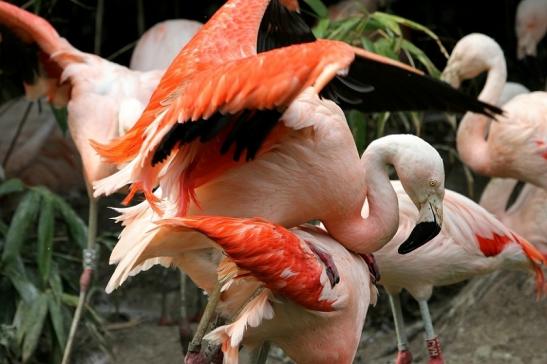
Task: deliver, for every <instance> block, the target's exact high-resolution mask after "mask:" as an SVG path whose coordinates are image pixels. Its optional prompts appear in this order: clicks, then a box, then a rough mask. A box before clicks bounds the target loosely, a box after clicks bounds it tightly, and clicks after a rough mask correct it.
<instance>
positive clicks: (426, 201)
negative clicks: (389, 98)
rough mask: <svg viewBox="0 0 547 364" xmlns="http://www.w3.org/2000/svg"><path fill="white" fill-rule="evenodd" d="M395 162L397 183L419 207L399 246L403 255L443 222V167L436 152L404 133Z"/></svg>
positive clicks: (432, 233)
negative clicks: (412, 225) (414, 222)
mask: <svg viewBox="0 0 547 364" xmlns="http://www.w3.org/2000/svg"><path fill="white" fill-rule="evenodd" d="M404 137H406V139H408V142H407V143H401V144H400V146H399V149H402V150H399V153H398V155H399V157H398V159H399V161H398V162H397V163H395V166H396V169H397V174H398V176H399V179H400V180H401V185H402V186H403V188H404V189H405V192H406V193H407V194H408V196H409V197H410V199H411V200H412V202H414V205H416V207H417V208H418V210H419V217H418V220H417V221H416V226H415V227H414V229H413V230H412V232H411V233H410V235H409V237H408V238H407V239H406V240H405V241H404V242H403V243H402V244H401V245H400V246H399V253H400V254H406V253H410V252H411V251H413V250H415V249H417V248H419V247H420V246H422V245H424V244H425V243H427V242H428V241H430V240H431V239H433V238H434V237H435V236H437V234H438V233H439V232H440V231H441V226H442V222H443V198H444V166H443V160H442V158H441V156H440V155H439V153H438V152H437V151H436V150H435V148H433V147H432V146H431V145H430V144H428V143H427V142H425V141H424V140H422V139H420V138H418V137H416V136H413V135H406V136H404Z"/></svg>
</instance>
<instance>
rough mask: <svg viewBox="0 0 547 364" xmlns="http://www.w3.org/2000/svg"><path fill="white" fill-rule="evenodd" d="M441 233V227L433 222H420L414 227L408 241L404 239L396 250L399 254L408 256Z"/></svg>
mask: <svg viewBox="0 0 547 364" xmlns="http://www.w3.org/2000/svg"><path fill="white" fill-rule="evenodd" d="M440 232H441V227H440V226H439V225H438V224H437V223H436V222H433V221H428V222H421V223H419V224H418V225H416V226H415V227H414V229H413V230H412V232H411V233H410V236H409V237H408V239H406V240H405V241H404V242H403V243H402V244H401V245H400V246H399V249H398V252H399V254H408V253H410V252H412V251H414V250H416V249H418V248H419V247H421V246H422V245H424V244H425V243H427V242H428V241H430V240H431V239H433V238H434V237H436V236H437V235H438V234H439V233H440Z"/></svg>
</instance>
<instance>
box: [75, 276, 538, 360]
mask: <svg viewBox="0 0 547 364" xmlns="http://www.w3.org/2000/svg"><path fill="white" fill-rule="evenodd" d="M158 274H162V273H161V271H154V272H150V273H148V275H147V276H146V278H144V277H141V278H143V279H142V281H140V282H135V281H136V280H137V281H138V279H136V280H135V279H134V280H133V281H132V282H130V283H129V285H128V287H125V288H124V289H125V291H124V292H123V294H124V297H123V300H122V301H123V302H124V303H123V306H121V307H120V312H121V313H124V314H125V315H126V316H127V317H128V318H129V321H128V322H125V323H122V324H114V325H111V326H110V327H111V330H110V332H111V335H112V337H111V343H112V353H113V355H114V357H112V358H109V357H108V356H107V355H105V354H103V353H101V352H93V353H92V354H89V353H88V354H86V355H85V357H86V358H85V359H84V357H82V356H80V359H81V361H78V362H82V363H85V364H91V363H93V364H99V363H101V364H103V363H104V364H107V363H117V364H155V363H162V364H163V363H165V364H171V363H172V364H175V363H177V364H178V363H182V362H183V361H182V357H181V346H180V344H179V341H178V327H177V326H160V325H158V320H159V316H160V307H161V298H160V294H159V289H158V287H157V286H154V285H151V283H152V282H154V278H155V277H157V275H158ZM169 274H170V275H171V276H170V279H169V281H174V282H176V275H175V273H173V272H172V273H169ZM164 281H166V280H164ZM460 287H463V288H461V289H460ZM460 287H458V288H457V289H456V288H452V289H448V290H446V289H445V290H440V291H439V292H438V293H437V295H436V296H435V298H434V299H433V300H432V304H431V310H432V315H433V316H434V317H437V320H436V322H435V327H436V329H437V331H438V333H439V334H440V337H441V342H442V347H443V350H444V354H445V359H446V362H447V363H450V364H464V363H465V364H473V363H477V364H478V363H481V364H482V363H501V364H505V363H507V364H509V363H511V364H520V363H527V364H545V363H547V340H546V339H547V300H546V299H544V300H542V301H540V302H536V300H535V293H534V287H533V279H532V278H530V277H529V276H527V275H525V274H523V273H514V272H503V273H500V274H497V275H492V276H490V277H488V278H486V279H481V280H478V281H472V282H471V283H469V284H466V285H460ZM167 288H169V287H167ZM164 289H165V287H164ZM169 292H171V293H170V294H169V295H168V297H167V304H166V307H167V311H168V312H170V313H171V316H173V317H174V316H176V315H177V312H178V311H177V309H176V302H177V300H178V294H177V292H176V291H175V290H173V289H172V287H171V289H170V290H169ZM143 295H146V299H143ZM403 303H404V304H405V306H406V307H405V311H406V312H405V314H406V317H407V321H408V322H407V331H408V332H409V335H410V336H412V337H413V338H412V341H411V351H412V353H413V355H414V359H415V360H414V362H415V363H425V362H426V351H425V346H424V342H423V339H422V338H423V331H422V330H421V326H420V322H419V321H418V318H419V314H418V313H417V312H418V308H417V305H416V304H415V303H414V302H413V301H412V300H411V299H410V298H409V297H404V299H403ZM103 305H105V304H104V303H103ZM106 307H107V305H106V306H103V308H106ZM387 307H388V306H387V297H386V295H385V294H382V295H381V299H380V302H379V304H378V306H377V307H375V308H371V309H370V310H369V313H368V315H367V325H366V328H365V332H364V335H363V337H362V345H361V348H360V350H359V352H358V355H357V358H356V360H355V362H356V363H370V364H388V363H390V364H391V363H393V362H394V357H395V351H394V350H395V334H394V332H393V328H392V323H391V317H390V313H389V309H388V308H387ZM268 363H271V364H280V363H292V362H291V361H290V360H288V359H286V358H284V357H283V355H282V353H281V352H280V350H275V349H274V350H272V351H271V353H270V358H269V360H268Z"/></svg>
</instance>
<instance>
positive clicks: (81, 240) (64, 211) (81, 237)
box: [51, 194, 87, 249]
mask: <svg viewBox="0 0 547 364" xmlns="http://www.w3.org/2000/svg"><path fill="white" fill-rule="evenodd" d="M51 196H52V200H53V205H54V207H55V211H57V212H58V213H59V215H60V216H61V217H62V218H63V221H64V223H65V225H66V227H67V231H68V236H69V237H70V239H71V240H72V241H74V242H75V243H77V244H78V245H79V246H80V248H82V249H84V248H85V247H86V243H87V227H86V226H85V224H84V222H83V221H82V219H80V217H79V216H78V214H76V212H75V211H74V210H73V209H72V208H71V207H70V206H69V205H68V204H67V203H66V202H65V201H64V200H63V199H62V198H61V197H59V196H56V195H53V194H51Z"/></svg>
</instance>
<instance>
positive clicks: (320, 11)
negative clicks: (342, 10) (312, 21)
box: [304, 0, 329, 18]
mask: <svg viewBox="0 0 547 364" xmlns="http://www.w3.org/2000/svg"><path fill="white" fill-rule="evenodd" d="M304 2H305V3H306V4H308V5H309V6H310V8H311V9H312V10H313V11H314V13H315V14H316V15H317V16H318V17H319V18H326V17H327V16H328V15H329V10H328V9H327V7H326V6H325V4H323V2H322V1H321V0H304Z"/></svg>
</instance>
